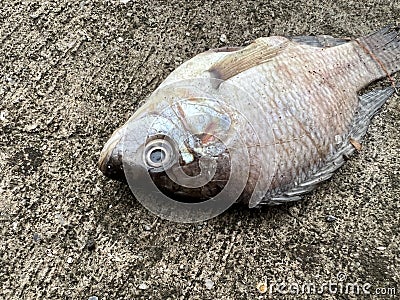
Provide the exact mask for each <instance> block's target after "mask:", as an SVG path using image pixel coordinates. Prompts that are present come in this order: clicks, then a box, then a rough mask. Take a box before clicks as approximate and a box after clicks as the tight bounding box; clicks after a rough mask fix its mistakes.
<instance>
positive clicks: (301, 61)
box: [99, 27, 400, 207]
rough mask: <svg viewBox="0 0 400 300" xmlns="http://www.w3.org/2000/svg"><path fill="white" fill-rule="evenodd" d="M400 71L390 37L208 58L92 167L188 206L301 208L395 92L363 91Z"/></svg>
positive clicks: (264, 41)
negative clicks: (215, 202)
mask: <svg viewBox="0 0 400 300" xmlns="http://www.w3.org/2000/svg"><path fill="white" fill-rule="evenodd" d="M399 69H400V39H399V30H398V28H394V27H386V28H384V29H382V30H381V31H379V32H376V33H374V34H371V35H369V36H366V37H362V38H359V39H356V40H352V41H350V40H346V39H336V38H332V37H330V36H317V37H307V36H302V37H293V38H286V37H267V38H259V39H257V40H255V41H254V42H253V43H252V44H250V45H249V46H247V47H242V48H224V49H217V50H210V51H207V52H205V53H202V54H199V55H197V56H195V57H194V58H192V59H191V60H189V61H187V62H185V63H184V64H182V65H181V66H180V67H178V68H177V69H176V70H175V71H173V72H172V73H171V74H170V75H169V76H168V77H167V78H166V80H165V81H164V82H163V83H162V84H161V85H160V86H159V87H158V88H157V89H156V90H155V91H154V92H153V93H152V95H150V97H149V98H148V99H147V101H146V102H145V103H144V104H143V106H141V107H140V108H139V109H138V110H137V111H136V112H135V114H134V115H133V116H132V117H131V118H130V119H129V120H128V121H127V122H126V124H125V125H123V126H122V127H121V128H119V129H117V130H116V132H115V133H114V134H113V136H112V137H111V138H110V140H109V141H108V142H107V144H106V145H105V147H104V149H103V151H102V154H101V158H100V161H99V167H100V169H101V170H102V171H103V173H104V174H106V175H107V176H109V177H112V178H119V179H121V178H125V179H126V180H127V181H128V183H129V185H130V187H131V189H133V190H136V189H137V188H138V189H140V187H138V186H141V185H142V187H141V189H142V190H143V189H145V188H144V187H145V186H147V185H145V184H143V182H144V181H147V180H150V181H151V182H152V183H153V184H154V185H155V187H156V189H157V190H158V191H159V192H162V194H164V195H167V197H169V198H171V199H174V200H175V201H177V202H183V203H199V202H204V201H207V200H210V199H214V200H215V199H216V198H218V197H217V196H218V195H220V194H223V195H224V196H223V197H222V198H221V199H222V200H221V199H219V198H218V199H219V200H218V201H222V202H223V201H224V200H223V199H228V200H226V201H227V202H229V203H230V202H235V201H240V202H244V203H247V204H248V205H249V206H250V207H254V206H257V205H260V204H280V203H285V202H288V201H295V200H299V199H301V197H302V195H304V194H305V193H307V192H309V191H311V190H313V189H314V188H315V187H316V186H317V184H318V183H319V182H322V181H324V180H326V179H328V178H330V177H331V176H332V174H333V173H334V171H335V170H337V169H338V168H339V167H340V166H341V165H343V164H344V158H345V157H346V156H348V155H350V154H352V152H353V151H354V149H355V147H356V146H355V145H359V143H360V142H361V140H362V138H363V136H364V135H365V133H366V131H367V128H368V125H369V123H370V120H371V119H372V117H373V116H374V114H375V113H376V112H377V110H378V109H379V108H380V107H381V106H382V105H383V104H384V102H385V101H386V100H387V99H388V98H389V97H390V96H391V95H392V94H393V92H394V88H393V87H387V88H386V89H382V90H375V91H372V92H369V93H367V94H365V95H362V96H359V95H358V92H359V91H360V90H362V89H363V88H365V87H366V86H368V85H369V84H370V83H371V82H373V81H375V80H377V79H380V78H383V77H388V76H389V77H390V75H391V74H393V73H395V72H397V71H398V70H399ZM147 174H148V177H146V176H147ZM145 177H146V179H144V178H145ZM134 194H135V192H134ZM143 195H144V194H143Z"/></svg>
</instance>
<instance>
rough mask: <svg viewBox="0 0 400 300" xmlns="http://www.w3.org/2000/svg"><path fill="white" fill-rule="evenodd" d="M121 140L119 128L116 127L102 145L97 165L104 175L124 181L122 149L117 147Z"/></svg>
mask: <svg viewBox="0 0 400 300" xmlns="http://www.w3.org/2000/svg"><path fill="white" fill-rule="evenodd" d="M121 140H122V134H121V129H117V130H116V131H115V132H114V133H113V135H112V136H111V137H110V139H109V140H108V141H107V143H106V144H105V145H104V147H103V150H102V151H101V153H100V157H99V161H98V163H97V166H98V168H99V170H100V171H101V172H102V173H103V174H104V175H105V176H106V177H108V178H111V179H115V180H118V181H125V173H124V170H123V163H122V151H120V150H121V149H119V148H120V147H118V145H119V144H120V142H121Z"/></svg>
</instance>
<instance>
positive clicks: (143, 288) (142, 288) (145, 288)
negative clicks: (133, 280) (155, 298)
mask: <svg viewBox="0 0 400 300" xmlns="http://www.w3.org/2000/svg"><path fill="white" fill-rule="evenodd" d="M148 288H149V286H148V285H147V284H145V283H141V284H139V290H147V289H148Z"/></svg>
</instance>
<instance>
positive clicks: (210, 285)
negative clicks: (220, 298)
mask: <svg viewBox="0 0 400 300" xmlns="http://www.w3.org/2000/svg"><path fill="white" fill-rule="evenodd" d="M205 284H206V288H207V289H209V290H211V289H212V288H213V286H214V281H212V280H211V279H206V280H205Z"/></svg>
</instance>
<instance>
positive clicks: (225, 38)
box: [219, 34, 228, 43]
mask: <svg viewBox="0 0 400 300" xmlns="http://www.w3.org/2000/svg"><path fill="white" fill-rule="evenodd" d="M219 40H220V41H221V42H222V43H225V42H226V41H227V40H228V38H227V37H226V35H225V34H221V36H220V37H219Z"/></svg>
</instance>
